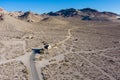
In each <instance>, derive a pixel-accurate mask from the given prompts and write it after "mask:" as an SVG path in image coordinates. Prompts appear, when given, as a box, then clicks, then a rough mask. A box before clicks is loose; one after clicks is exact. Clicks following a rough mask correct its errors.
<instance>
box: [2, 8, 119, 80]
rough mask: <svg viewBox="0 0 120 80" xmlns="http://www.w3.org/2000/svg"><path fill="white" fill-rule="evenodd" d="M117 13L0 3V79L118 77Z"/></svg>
mask: <svg viewBox="0 0 120 80" xmlns="http://www.w3.org/2000/svg"><path fill="white" fill-rule="evenodd" d="M118 17H120V16H119V15H118V14H115V13H112V12H99V11H97V10H94V9H90V8H85V9H81V10H77V9H73V8H70V9H63V10H60V11H57V12H49V13H46V14H37V13H33V12H17V11H16V12H9V11H6V10H4V9H3V8H0V39H1V40H0V80H120V20H119V19H118ZM46 45H48V47H47V48H46V47H45V46H46ZM34 50H38V51H37V52H36V51H34ZM40 50H43V52H40Z"/></svg>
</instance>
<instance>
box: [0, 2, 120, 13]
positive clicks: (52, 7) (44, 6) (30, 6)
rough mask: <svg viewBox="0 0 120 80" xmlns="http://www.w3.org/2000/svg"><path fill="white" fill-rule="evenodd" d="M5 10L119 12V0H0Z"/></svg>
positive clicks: (0, 4)
mask: <svg viewBox="0 0 120 80" xmlns="http://www.w3.org/2000/svg"><path fill="white" fill-rule="evenodd" d="M0 7H2V8H4V9H5V10H7V11H32V12H36V13H46V12H50V11H53V12H55V11H58V10H60V9H66V8H76V9H82V8H93V9H97V10H99V11H109V12H115V13H118V14H120V0H0Z"/></svg>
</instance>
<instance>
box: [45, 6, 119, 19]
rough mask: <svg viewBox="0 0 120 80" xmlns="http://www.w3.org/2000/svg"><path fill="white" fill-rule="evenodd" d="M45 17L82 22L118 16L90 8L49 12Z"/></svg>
mask: <svg viewBox="0 0 120 80" xmlns="http://www.w3.org/2000/svg"><path fill="white" fill-rule="evenodd" d="M46 15H49V16H62V17H78V18H81V19H82V20H106V21H107V20H109V19H110V18H111V19H114V18H116V17H117V16H119V15H118V14H116V13H113V12H100V11H97V10H95V9H91V8H84V9H74V8H69V9H62V10H60V11H57V12H49V13H47V14H46Z"/></svg>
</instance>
